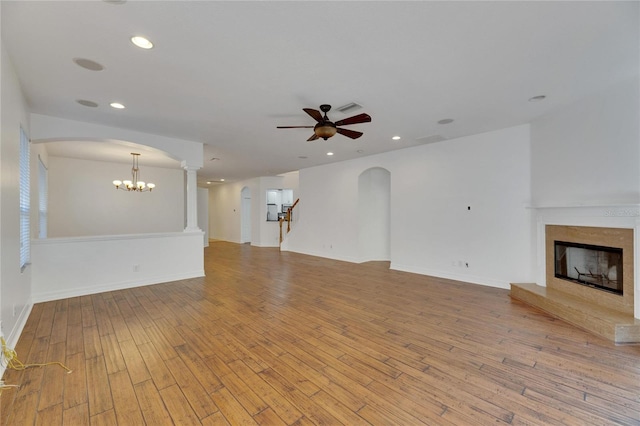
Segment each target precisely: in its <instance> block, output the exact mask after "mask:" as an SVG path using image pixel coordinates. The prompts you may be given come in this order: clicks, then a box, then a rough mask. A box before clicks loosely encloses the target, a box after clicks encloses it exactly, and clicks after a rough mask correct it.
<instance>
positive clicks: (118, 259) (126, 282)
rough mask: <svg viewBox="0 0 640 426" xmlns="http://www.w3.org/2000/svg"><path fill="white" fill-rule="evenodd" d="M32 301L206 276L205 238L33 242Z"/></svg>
mask: <svg viewBox="0 0 640 426" xmlns="http://www.w3.org/2000/svg"><path fill="white" fill-rule="evenodd" d="M32 249H33V300H34V302H43V301H48V300H56V299H62V298H67V297H73V296H81V295H85V294H93V293H100V292H104V291H112V290H118V289H122V288H130V287H138V286H141V285H148V284H156V283H163V282H169V281H175V280H183V279H188V278H194V277H201V276H204V258H203V255H202V232H192V233H189V232H175V233H156V234H139V235H121V236H117V235H108V236H102V237H95V236H94V237H75V238H47V239H42V240H34V242H33V245H32Z"/></svg>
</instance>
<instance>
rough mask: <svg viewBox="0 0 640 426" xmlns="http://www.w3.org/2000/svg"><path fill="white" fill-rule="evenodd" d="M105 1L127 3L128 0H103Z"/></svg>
mask: <svg viewBox="0 0 640 426" xmlns="http://www.w3.org/2000/svg"><path fill="white" fill-rule="evenodd" d="M102 1H103V2H105V3H109V4H125V3H126V2H127V0H102Z"/></svg>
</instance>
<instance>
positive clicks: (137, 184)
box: [113, 152, 156, 192]
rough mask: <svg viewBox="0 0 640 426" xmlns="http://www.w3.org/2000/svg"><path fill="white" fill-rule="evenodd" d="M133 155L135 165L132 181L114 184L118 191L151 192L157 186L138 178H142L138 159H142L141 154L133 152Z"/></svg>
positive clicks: (132, 168) (116, 181) (115, 181)
mask: <svg viewBox="0 0 640 426" xmlns="http://www.w3.org/2000/svg"><path fill="white" fill-rule="evenodd" d="M131 155H132V156H133V165H132V167H131V180H129V179H127V180H120V179H116V180H114V181H113V184H114V185H115V187H116V189H122V190H123V191H134V192H146V191H149V192H150V191H151V190H152V189H153V188H155V187H156V185H155V184H153V183H146V182H144V181H142V180H138V177H139V176H140V167H139V166H138V157H140V154H137V153H135V152H132V153H131ZM121 185H124V187H121Z"/></svg>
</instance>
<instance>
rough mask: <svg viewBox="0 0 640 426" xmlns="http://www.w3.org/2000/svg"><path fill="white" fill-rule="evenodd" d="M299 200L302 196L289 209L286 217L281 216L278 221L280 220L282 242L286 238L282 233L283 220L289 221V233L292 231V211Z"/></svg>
mask: <svg viewBox="0 0 640 426" xmlns="http://www.w3.org/2000/svg"><path fill="white" fill-rule="evenodd" d="M299 201H300V198H298V199H297V200H296V201H295V203H293V205H292V206H291V207H289V208H288V209H287V215H286V216H285V217H281V218H279V219H278V222H280V244H282V241H283V240H284V236H283V235H282V222H285V221H286V222H287V234H288V233H289V232H291V213H292V212H293V209H294V208H295V207H296V206H297V205H298V202H299Z"/></svg>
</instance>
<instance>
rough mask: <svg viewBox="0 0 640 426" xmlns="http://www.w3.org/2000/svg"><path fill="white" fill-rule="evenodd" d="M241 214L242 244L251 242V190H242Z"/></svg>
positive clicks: (245, 188)
mask: <svg viewBox="0 0 640 426" xmlns="http://www.w3.org/2000/svg"><path fill="white" fill-rule="evenodd" d="M240 202H241V204H240V205H241V214H240V242H241V243H243V244H244V243H250V242H251V190H250V189H249V188H248V187H246V186H245V187H244V188H242V191H241V192H240Z"/></svg>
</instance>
